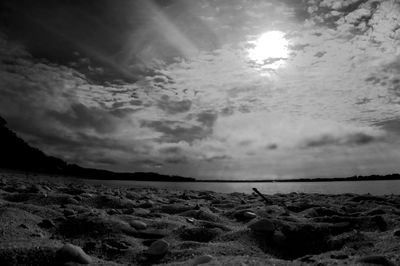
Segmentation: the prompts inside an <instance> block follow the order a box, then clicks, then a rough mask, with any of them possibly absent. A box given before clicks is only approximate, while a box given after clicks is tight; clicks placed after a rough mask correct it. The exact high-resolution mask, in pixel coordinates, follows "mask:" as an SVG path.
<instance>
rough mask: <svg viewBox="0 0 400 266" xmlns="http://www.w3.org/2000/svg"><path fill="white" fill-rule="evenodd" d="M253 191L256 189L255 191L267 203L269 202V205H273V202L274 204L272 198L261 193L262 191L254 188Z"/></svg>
mask: <svg viewBox="0 0 400 266" xmlns="http://www.w3.org/2000/svg"><path fill="white" fill-rule="evenodd" d="M253 191H254V192H255V193H257V195H258V196H260V197H261V198H262V199H263V200H264V201H265V204H267V205H271V204H272V202H271V200H269V199H267V198H266V197H264V195H263V194H261V192H260V191H258V189H256V188H253Z"/></svg>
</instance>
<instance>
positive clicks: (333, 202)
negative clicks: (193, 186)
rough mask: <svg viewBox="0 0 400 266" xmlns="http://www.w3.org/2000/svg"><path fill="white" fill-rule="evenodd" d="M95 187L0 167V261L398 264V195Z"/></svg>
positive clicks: (35, 263) (4, 262) (64, 263)
mask: <svg viewBox="0 0 400 266" xmlns="http://www.w3.org/2000/svg"><path fill="white" fill-rule="evenodd" d="M264 196H265V200H264V199H262V198H261V197H260V196H259V195H257V194H250V191H249V194H243V193H231V194H224V193H216V192H209V191H178V190H176V191H174V190H164V189H152V188H127V187H125V188H124V187H107V186H93V185H89V184H87V183H84V182H83V181H82V180H79V179H73V178H68V179H67V178H60V177H50V176H44V175H37V174H29V175H26V174H17V173H5V172H3V173H0V265H79V264H90V265H278V266H279V265H400V252H399V251H400V230H399V229H400V196H399V195H386V196H372V195H357V194H342V195H324V194H305V193H289V194H274V195H264Z"/></svg>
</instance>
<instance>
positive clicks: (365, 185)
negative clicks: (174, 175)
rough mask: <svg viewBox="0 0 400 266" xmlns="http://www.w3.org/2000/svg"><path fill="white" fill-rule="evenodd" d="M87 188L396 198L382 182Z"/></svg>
mask: <svg viewBox="0 0 400 266" xmlns="http://www.w3.org/2000/svg"><path fill="white" fill-rule="evenodd" d="M86 181H87V182H88V183H90V184H103V185H110V186H124V187H152V188H163V189H171V190H202V191H204V190H206V191H207V190H208V191H215V192H223V193H232V192H242V193H251V192H252V188H258V190H260V191H261V192H263V193H265V194H275V193H290V192H304V193H324V194H341V193H357V194H366V193H371V194H374V195H384V194H399V193H400V180H382V181H380V180H379V181H337V182H288V183H279V182H274V183H270V182H254V183H253V182H249V183H235V182H215V183H214V182H213V183H209V182H150V181H121V180H89V179H87V180H86Z"/></svg>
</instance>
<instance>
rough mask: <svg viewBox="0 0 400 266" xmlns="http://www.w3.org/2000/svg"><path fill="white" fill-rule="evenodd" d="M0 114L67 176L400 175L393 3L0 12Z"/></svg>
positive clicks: (101, 0) (89, 4)
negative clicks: (71, 170) (78, 170)
mask: <svg viewBox="0 0 400 266" xmlns="http://www.w3.org/2000/svg"><path fill="white" fill-rule="evenodd" d="M0 10H1V11H0V60H1V61H0V115H1V116H3V117H4V118H5V119H6V120H7V121H8V122H9V127H10V128H11V129H13V130H14V131H15V132H17V133H18V135H20V136H21V137H23V138H24V139H25V140H26V141H27V142H29V143H30V144H31V145H34V146H36V147H39V148H40V149H42V150H43V151H45V152H46V153H48V154H50V155H54V156H58V157H60V158H62V159H64V160H66V161H68V162H70V163H78V164H80V165H82V166H86V167H96V168H103V169H109V170H115V171H146V172H147V171H152V172H159V173H165V174H176V175H183V176H192V177H197V178H222V179H254V178H256V179H261V178H297V177H299V178H300V177H339V176H350V175H369V174H388V173H394V172H400V45H399V44H400V2H399V1H394V0H387V1H385V0H382V1H380V0H346V1H338V0H308V1H306V0H303V1H301V0H284V1H282V0H281V1H278V0H276V1H273V0H270V1H262V0H193V1H189V0H158V1H156V0H135V1H133V0H132V1H127V0H121V1H114V0H86V1H81V0H59V1H53V0H37V1H24V0H4V1H2V2H1V4H0Z"/></svg>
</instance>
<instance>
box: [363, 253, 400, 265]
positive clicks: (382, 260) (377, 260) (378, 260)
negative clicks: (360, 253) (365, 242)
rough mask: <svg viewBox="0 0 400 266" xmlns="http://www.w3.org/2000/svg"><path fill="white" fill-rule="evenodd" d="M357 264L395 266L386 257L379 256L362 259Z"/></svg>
mask: <svg viewBox="0 0 400 266" xmlns="http://www.w3.org/2000/svg"><path fill="white" fill-rule="evenodd" d="M357 262H358V263H365V264H375V265H382V266H394V264H393V263H392V262H391V261H389V260H388V259H387V258H386V257H384V256H379V255H372V256H366V257H362V258H360V259H358V260H357Z"/></svg>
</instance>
